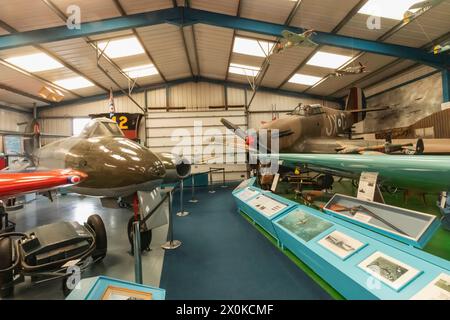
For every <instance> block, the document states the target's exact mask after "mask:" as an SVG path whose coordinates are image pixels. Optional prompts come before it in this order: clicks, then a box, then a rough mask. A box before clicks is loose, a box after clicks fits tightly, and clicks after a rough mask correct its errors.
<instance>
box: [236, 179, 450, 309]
mask: <svg viewBox="0 0 450 320" xmlns="http://www.w3.org/2000/svg"><path fill="white" fill-rule="evenodd" d="M233 196H234V198H235V201H236V203H237V206H238V211H239V212H240V213H244V214H245V215H247V216H248V217H250V219H251V220H252V221H253V222H254V223H256V224H258V225H259V226H261V227H262V228H263V229H264V230H265V231H266V232H268V233H269V234H270V235H271V236H272V237H274V238H275V239H276V240H277V242H278V245H279V247H280V248H281V249H288V250H289V251H290V252H292V253H293V254H294V255H295V256H296V257H297V258H299V259H300V260H301V261H303V262H304V263H305V264H306V265H307V266H308V267H310V268H311V269H312V270H313V271H314V272H315V273H316V274H318V275H319V276H320V277H321V278H322V279H323V280H325V281H326V282H327V283H328V284H329V285H331V286H332V287H333V288H334V289H336V290H337V291H338V292H339V293H340V294H341V295H342V296H343V297H345V298H346V299H352V300H362V299H381V300H407V299H449V298H450V292H449V284H450V262H449V261H447V260H444V259H442V258H439V257H437V256H434V255H431V254H429V253H426V252H424V251H422V250H421V248H423V247H424V246H425V245H426V244H427V242H428V241H429V240H430V239H431V237H432V236H433V235H434V234H435V232H436V231H437V229H438V228H439V227H440V222H439V220H438V219H437V218H436V217H435V216H432V215H428V214H424V213H421V212H416V211H410V210H406V209H401V208H398V207H392V206H388V205H385V204H380V203H374V202H369V201H363V200H359V199H357V198H353V197H348V196H344V195H339V194H337V195H335V196H334V197H333V198H332V199H331V200H330V201H329V202H328V203H327V204H326V205H325V207H324V211H323V212H322V211H319V210H316V209H313V208H311V207H308V206H304V205H300V204H298V203H296V202H293V201H290V200H288V199H285V198H283V197H281V196H278V195H276V194H273V193H272V192H270V191H263V190H261V189H259V188H257V187H256V186H255V179H254V178H252V179H250V180H246V181H244V182H243V183H241V185H239V186H238V187H237V188H236V189H235V190H234V191H233Z"/></svg>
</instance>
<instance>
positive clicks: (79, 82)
mask: <svg viewBox="0 0 450 320" xmlns="http://www.w3.org/2000/svg"><path fill="white" fill-rule="evenodd" d="M55 84H56V85H58V86H60V87H63V88H64V89H67V90H74V89H81V88H87V87H92V86H94V84H93V83H92V82H90V81H89V80H87V79H86V78H83V77H74V78H68V79H63V80H58V81H55Z"/></svg>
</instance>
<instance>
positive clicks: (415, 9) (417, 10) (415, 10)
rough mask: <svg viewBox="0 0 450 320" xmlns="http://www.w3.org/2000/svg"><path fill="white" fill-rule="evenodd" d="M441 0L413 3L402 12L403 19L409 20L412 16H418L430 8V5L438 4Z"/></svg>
mask: <svg viewBox="0 0 450 320" xmlns="http://www.w3.org/2000/svg"><path fill="white" fill-rule="evenodd" d="M442 1H443V0H425V1H419V2H417V3H415V4H413V5H412V6H411V7H409V9H408V10H406V12H405V13H404V14H403V21H404V22H409V21H410V20H411V19H412V18H413V17H416V16H419V15H420V14H422V13H424V12H425V11H427V10H429V9H431V8H432V7H434V6H436V5H438V4H439V3H441V2H442Z"/></svg>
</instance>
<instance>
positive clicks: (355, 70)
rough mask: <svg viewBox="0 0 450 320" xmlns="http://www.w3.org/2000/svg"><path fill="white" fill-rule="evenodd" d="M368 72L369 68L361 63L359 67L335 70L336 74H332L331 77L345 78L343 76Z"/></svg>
mask: <svg viewBox="0 0 450 320" xmlns="http://www.w3.org/2000/svg"><path fill="white" fill-rule="evenodd" d="M366 72H368V71H367V67H366V66H365V65H363V64H362V63H361V62H360V63H359V65H358V66H350V67H347V68H344V69H342V70H335V71H334V73H332V74H331V76H333V77H343V76H349V75H355V74H361V73H366Z"/></svg>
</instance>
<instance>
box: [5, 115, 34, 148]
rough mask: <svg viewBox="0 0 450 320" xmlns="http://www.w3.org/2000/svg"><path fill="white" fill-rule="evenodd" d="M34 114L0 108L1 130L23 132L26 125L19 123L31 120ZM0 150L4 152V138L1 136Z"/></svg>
mask: <svg viewBox="0 0 450 320" xmlns="http://www.w3.org/2000/svg"><path fill="white" fill-rule="evenodd" d="M31 119H32V116H31V115H26V114H23V113H17V112H11V111H6V110H2V109H0V130H5V131H17V132H23V130H24V129H25V127H24V126H18V125H17V124H18V123H21V122H26V121H31ZM0 152H3V138H2V136H0Z"/></svg>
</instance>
